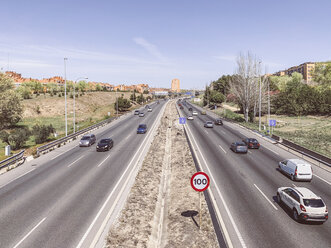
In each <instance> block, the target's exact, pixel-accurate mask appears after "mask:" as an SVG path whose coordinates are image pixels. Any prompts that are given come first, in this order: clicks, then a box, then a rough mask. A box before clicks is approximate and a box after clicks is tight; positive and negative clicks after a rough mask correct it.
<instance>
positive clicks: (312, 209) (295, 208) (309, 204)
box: [277, 187, 329, 222]
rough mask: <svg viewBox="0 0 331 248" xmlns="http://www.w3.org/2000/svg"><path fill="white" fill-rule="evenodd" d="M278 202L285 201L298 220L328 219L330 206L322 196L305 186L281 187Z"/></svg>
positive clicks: (278, 192) (323, 220)
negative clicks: (327, 205)
mask: <svg viewBox="0 0 331 248" xmlns="http://www.w3.org/2000/svg"><path fill="white" fill-rule="evenodd" d="M277 201H278V203H284V204H285V205H286V206H287V207H288V208H290V209H291V210H292V212H293V219H295V220H296V221H301V220H303V221H319V222H325V221H327V219H328V217H329V216H328V208H327V207H326V205H325V203H324V201H323V200H322V198H321V197H319V196H317V195H315V194H314V193H313V192H312V191H311V190H309V189H307V188H304V187H294V188H291V187H281V188H278V190H277Z"/></svg>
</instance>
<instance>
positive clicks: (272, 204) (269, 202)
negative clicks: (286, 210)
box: [254, 183, 278, 210]
mask: <svg viewBox="0 0 331 248" xmlns="http://www.w3.org/2000/svg"><path fill="white" fill-rule="evenodd" d="M254 186H255V188H257V190H258V191H260V193H261V194H262V195H263V197H264V198H265V199H266V200H267V201H268V202H269V203H270V204H271V206H272V207H273V208H274V209H276V210H278V208H277V207H276V206H275V205H274V204H273V203H272V202H271V201H270V200H269V199H268V197H267V196H266V195H265V194H264V193H263V192H262V190H260V189H259V187H257V186H256V184H255V183H254Z"/></svg>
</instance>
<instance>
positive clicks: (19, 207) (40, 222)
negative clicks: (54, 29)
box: [0, 100, 166, 248]
mask: <svg viewBox="0 0 331 248" xmlns="http://www.w3.org/2000/svg"><path fill="white" fill-rule="evenodd" d="M165 105H166V101H163V100H162V101H161V100H160V104H156V103H153V104H152V105H151V106H152V108H153V112H147V109H143V110H144V112H145V113H146V115H145V117H138V115H134V114H133V112H132V113H129V114H128V115H127V116H125V117H123V118H120V119H119V120H116V121H114V122H112V123H111V124H109V125H107V126H105V127H103V128H101V129H98V130H96V131H94V132H93V133H94V134H96V137H97V142H98V141H99V140H100V139H101V138H106V137H111V138H112V139H113V140H114V147H113V148H112V149H111V150H110V151H106V152H96V151H95V149H96V144H94V145H92V146H91V147H79V146H78V142H79V139H78V140H76V141H73V142H71V143H69V144H67V145H65V146H63V147H61V148H58V149H56V150H54V151H52V152H50V153H47V154H45V155H42V156H41V157H39V158H37V159H35V160H32V161H30V162H28V163H25V164H24V165H22V166H20V167H18V168H16V169H14V170H12V171H9V172H7V173H5V174H3V175H0V229H1V232H0V247H6V248H7V247H15V248H16V247H34V248H38V247H40V248H44V247H47V248H50V247H54V248H55V247H56V248H59V247H66V248H67V247H89V246H90V244H91V242H93V241H95V240H94V239H95V235H96V233H97V232H98V231H99V228H100V226H102V224H103V219H104V217H105V216H106V215H107V213H108V210H109V209H111V208H115V207H116V206H115V205H116V197H117V196H118V195H120V194H121V193H119V192H120V191H119V190H117V191H114V189H119V187H117V186H118V183H120V182H122V180H120V179H122V178H125V177H128V175H129V172H130V171H131V167H132V168H133V166H134V164H135V163H136V160H138V158H139V159H141V157H142V156H141V155H142V154H141V153H142V151H143V149H145V148H146V145H147V141H148V139H147V138H149V139H150V136H151V135H150V134H151V129H152V127H154V128H155V127H156V124H157V120H159V118H160V116H161V114H162V113H163V110H164V107H165ZM140 123H145V124H147V126H148V132H147V133H146V134H137V133H136V130H137V127H138V124H140ZM146 149H147V148H146ZM133 180H134V178H133ZM116 187H117V188H116ZM122 201H124V200H123V199H122ZM106 233H107V230H106ZM98 242H100V240H99V241H98ZM101 242H103V240H101Z"/></svg>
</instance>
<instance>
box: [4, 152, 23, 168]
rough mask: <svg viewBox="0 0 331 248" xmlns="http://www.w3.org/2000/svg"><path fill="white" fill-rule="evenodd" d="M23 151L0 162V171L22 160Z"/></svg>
mask: <svg viewBox="0 0 331 248" xmlns="http://www.w3.org/2000/svg"><path fill="white" fill-rule="evenodd" d="M24 151H25V150H22V151H20V152H19V153H17V154H15V155H13V156H11V157H9V158H6V159H5V160H2V161H0V169H2V168H5V167H7V166H9V165H11V164H14V163H16V162H17V161H20V160H22V159H24Z"/></svg>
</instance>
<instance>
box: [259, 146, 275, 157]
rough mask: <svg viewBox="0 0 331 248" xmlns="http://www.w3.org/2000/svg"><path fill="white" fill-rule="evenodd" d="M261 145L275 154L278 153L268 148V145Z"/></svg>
mask: <svg viewBox="0 0 331 248" xmlns="http://www.w3.org/2000/svg"><path fill="white" fill-rule="evenodd" d="M262 147H263V148H266V149H268V150H269V151H271V152H273V153H275V154H277V155H279V153H278V152H275V151H273V150H271V149H270V148H268V147H266V146H262Z"/></svg>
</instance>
